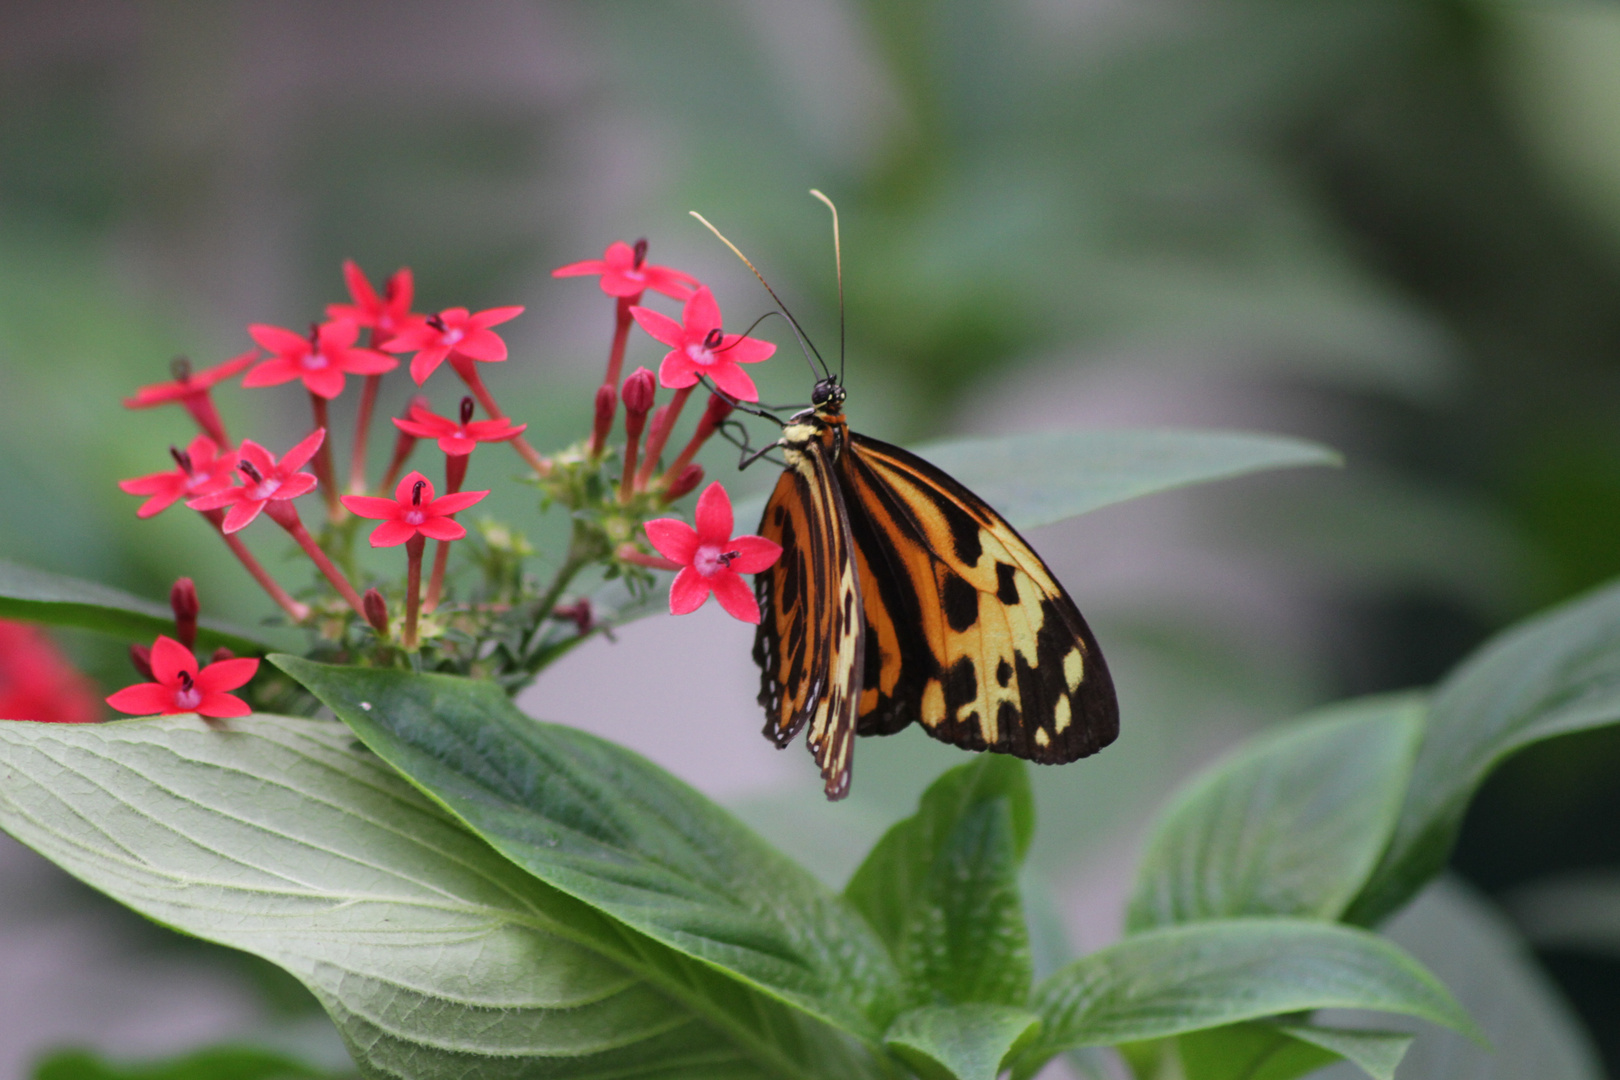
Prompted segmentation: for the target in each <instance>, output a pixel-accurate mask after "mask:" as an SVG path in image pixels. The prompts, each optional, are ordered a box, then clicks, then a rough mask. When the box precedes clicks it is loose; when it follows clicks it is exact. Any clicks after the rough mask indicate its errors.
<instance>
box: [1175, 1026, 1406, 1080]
mask: <svg viewBox="0 0 1620 1080" xmlns="http://www.w3.org/2000/svg"><path fill="white" fill-rule="evenodd" d="M1411 1043H1412V1036H1411V1035H1408V1034H1406V1033H1404V1032H1391V1031H1360V1030H1354V1029H1347V1028H1329V1027H1319V1026H1317V1025H1315V1024H1300V1023H1287V1024H1279V1023H1272V1022H1269V1021H1264V1020H1256V1021H1251V1022H1249V1023H1245V1024H1234V1025H1232V1026H1231V1027H1222V1028H1210V1029H1209V1030H1207V1031H1195V1032H1193V1033H1191V1034H1190V1035H1182V1036H1180V1037H1179V1038H1177V1039H1175V1040H1174V1041H1173V1042H1169V1041H1166V1042H1161V1043H1158V1044H1155V1045H1156V1046H1158V1047H1161V1048H1162V1051H1163V1052H1164V1053H1174V1054H1175V1055H1176V1057H1177V1058H1178V1059H1179V1061H1180V1065H1181V1070H1182V1073H1183V1075H1185V1076H1186V1078H1187V1080H1294V1078H1295V1077H1299V1076H1304V1075H1305V1074H1307V1073H1311V1072H1315V1071H1316V1070H1317V1069H1320V1068H1321V1067H1322V1066H1324V1065H1331V1064H1332V1063H1334V1062H1336V1061H1339V1060H1345V1061H1350V1062H1353V1063H1354V1064H1355V1065H1357V1066H1359V1067H1360V1068H1361V1069H1362V1071H1364V1072H1366V1073H1367V1075H1369V1076H1371V1077H1372V1078H1373V1080H1395V1067H1396V1066H1397V1065H1399V1064H1400V1062H1401V1057H1402V1056H1403V1055H1404V1054H1405V1053H1406V1048H1407V1047H1408V1046H1410V1045H1411Z"/></svg>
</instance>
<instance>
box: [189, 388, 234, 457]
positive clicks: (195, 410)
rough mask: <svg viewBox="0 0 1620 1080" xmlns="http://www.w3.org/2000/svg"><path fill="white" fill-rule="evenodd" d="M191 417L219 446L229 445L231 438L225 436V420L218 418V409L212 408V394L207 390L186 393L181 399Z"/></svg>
mask: <svg viewBox="0 0 1620 1080" xmlns="http://www.w3.org/2000/svg"><path fill="white" fill-rule="evenodd" d="M181 400H182V401H183V402H184V403H185V406H186V411H187V412H188V413H190V414H191V418H192V419H193V420H195V421H197V426H198V427H199V428H201V429H202V433H203V434H204V435H206V436H208V437H209V438H210V439H213V440H214V442H216V443H218V444H219V445H220V446H221V447H226V446H229V445H231V440H230V439H228V438H227V437H226V436H225V421H223V420H221V419H220V418H219V410H218V409H216V408H214V395H213V394H212V393H210V392H209V391H207V390H204V391H203V392H202V393H200V394H187V395H186V396H185V397H184V398H182V399H181Z"/></svg>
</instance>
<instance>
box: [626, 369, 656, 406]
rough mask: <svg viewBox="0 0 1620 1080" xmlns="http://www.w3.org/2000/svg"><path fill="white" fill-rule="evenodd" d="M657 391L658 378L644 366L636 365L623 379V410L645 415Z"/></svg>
mask: <svg viewBox="0 0 1620 1080" xmlns="http://www.w3.org/2000/svg"><path fill="white" fill-rule="evenodd" d="M657 393H658V380H657V379H656V378H654V377H653V373H652V372H650V371H648V370H647V369H646V368H644V367H638V368H636V370H634V371H632V372H631V373H630V377H629V378H627V379H625V380H624V411H625V412H627V413H630V414H631V415H637V414H639V415H641V416H646V415H647V413H648V411H649V410H651V409H652V407H653V397H654V396H655V395H656V394H657Z"/></svg>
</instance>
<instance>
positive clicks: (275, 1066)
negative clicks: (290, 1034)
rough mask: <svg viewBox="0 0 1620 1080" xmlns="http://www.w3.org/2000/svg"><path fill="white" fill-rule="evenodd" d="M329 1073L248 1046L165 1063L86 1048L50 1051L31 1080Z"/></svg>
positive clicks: (208, 1079)
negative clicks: (112, 1058)
mask: <svg viewBox="0 0 1620 1080" xmlns="http://www.w3.org/2000/svg"><path fill="white" fill-rule="evenodd" d="M332 1076H333V1074H331V1073H328V1072H326V1071H324V1070H322V1069H317V1068H314V1067H313V1066H310V1065H306V1064H305V1063H303V1062H301V1061H295V1060H293V1059H292V1058H289V1057H284V1056H283V1055H281V1054H274V1053H271V1052H270V1051H268V1050H261V1049H258V1048H257V1047H251V1046H214V1047H209V1048H208V1049H206V1050H198V1051H195V1052H193V1053H190V1054H186V1055H185V1056H183V1057H178V1058H170V1059H168V1060H166V1061H152V1062H143V1063H140V1064H130V1065H114V1064H113V1063H111V1062H109V1061H107V1060H106V1059H105V1058H103V1057H101V1056H100V1055H99V1054H93V1053H91V1052H90V1051H88V1050H64V1051H61V1052H59V1053H55V1054H52V1055H51V1056H50V1057H48V1058H46V1059H45V1060H44V1061H42V1062H40V1063H39V1064H38V1065H37V1066H35V1068H34V1075H33V1080H326V1078H329V1077H332Z"/></svg>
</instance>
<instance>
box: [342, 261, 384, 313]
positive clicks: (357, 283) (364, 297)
mask: <svg viewBox="0 0 1620 1080" xmlns="http://www.w3.org/2000/svg"><path fill="white" fill-rule="evenodd" d="M343 282H344V284H346V285H348V287H349V296H350V298H352V299H353V300H354V302H355V303H356V304H357V305H359V306H360V307H363V308H366V309H367V310H370V311H375V310H376V309H377V308H378V307H380V306H381V301H380V299H379V298H378V296H377V290H376V289H373V288H372V287H371V282H369V281H367V280H366V275H365V274H364V273H363V272H362V271H361V269H360V264H359V263H357V262H355V261H354V260H353V259H344V260H343Z"/></svg>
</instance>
